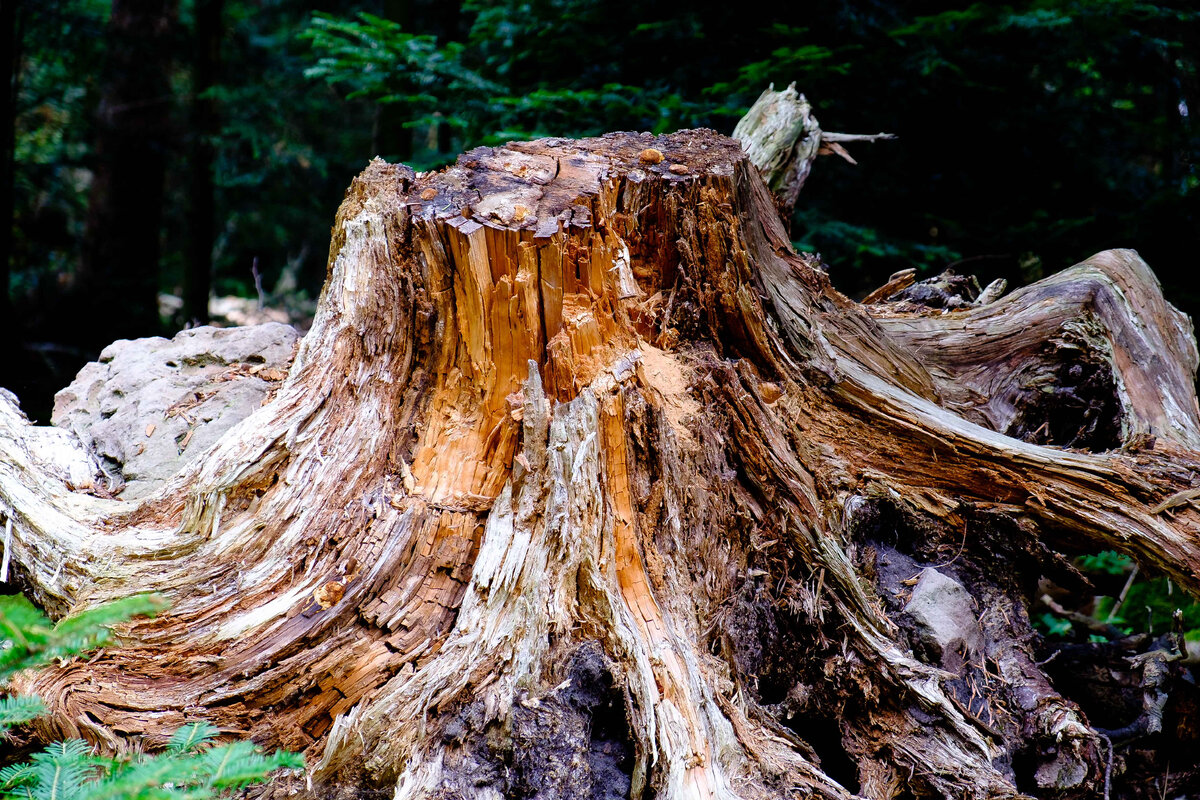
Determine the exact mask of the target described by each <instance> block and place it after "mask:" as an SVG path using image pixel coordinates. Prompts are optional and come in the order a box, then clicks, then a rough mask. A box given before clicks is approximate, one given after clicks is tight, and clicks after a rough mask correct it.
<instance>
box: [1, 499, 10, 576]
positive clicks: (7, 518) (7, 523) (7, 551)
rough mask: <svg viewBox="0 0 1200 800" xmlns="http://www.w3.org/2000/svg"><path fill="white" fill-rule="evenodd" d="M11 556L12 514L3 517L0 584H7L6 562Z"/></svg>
mask: <svg viewBox="0 0 1200 800" xmlns="http://www.w3.org/2000/svg"><path fill="white" fill-rule="evenodd" d="M11 556H12V513H11V512H10V513H9V514H7V515H6V516H5V523H4V561H3V563H0V583H8V561H9V558H10V557H11Z"/></svg>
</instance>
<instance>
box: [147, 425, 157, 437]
mask: <svg viewBox="0 0 1200 800" xmlns="http://www.w3.org/2000/svg"><path fill="white" fill-rule="evenodd" d="M155 427H156V426H155V424H154V423H153V422H151V423H150V424H149V425H147V426H146V438H147V439H149V438H150V437H151V436H153V435H154V428H155Z"/></svg>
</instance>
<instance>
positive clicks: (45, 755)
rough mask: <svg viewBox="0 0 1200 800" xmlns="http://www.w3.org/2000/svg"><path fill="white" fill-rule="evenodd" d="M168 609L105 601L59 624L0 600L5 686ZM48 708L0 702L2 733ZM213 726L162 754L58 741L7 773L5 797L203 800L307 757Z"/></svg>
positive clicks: (158, 602)
mask: <svg viewBox="0 0 1200 800" xmlns="http://www.w3.org/2000/svg"><path fill="white" fill-rule="evenodd" d="M165 607H166V604H165V601H164V600H163V599H162V598H161V597H160V596H158V595H138V596H134V597H128V598H125V599H123V600H118V601H115V602H112V603H108V604H105V605H103V606H100V607H98V608H95V609H92V610H90V611H85V612H83V613H81V614H77V615H75V616H73V617H68V618H66V619H64V620H62V621H60V622H59V623H58V624H57V625H54V624H52V623H51V622H50V620H49V619H48V618H47V617H46V616H45V615H44V614H43V613H42V612H40V611H38V610H37V609H36V608H34V606H33V604H31V603H30V602H29V601H28V600H26V599H25V598H24V597H22V596H20V595H12V596H2V597H0V686H3V684H4V683H6V682H7V681H8V679H9V678H11V677H12V675H13V674H15V673H16V672H18V671H20V670H24V669H31V668H36V667H38V666H42V665H45V664H47V663H49V662H50V661H52V660H54V659H62V658H69V657H71V656H75V655H78V654H80V653H82V652H84V651H85V650H89V649H92V648H95V647H98V646H101V645H103V644H105V643H107V642H108V641H109V639H110V637H111V633H110V628H111V627H112V626H113V625H116V624H118V623H120V622H124V621H126V620H128V619H130V618H131V617H133V616H143V615H153V614H155V613H157V612H159V611H161V610H163V609H164V608H165ZM44 711H45V707H44V705H43V704H42V702H41V701H40V700H39V699H38V698H36V697H19V696H17V697H13V696H9V697H4V698H0V733H2V732H3V731H4V730H6V729H7V728H9V727H11V726H13V725H16V724H19V723H22V722H27V721H29V720H31V719H34V718H35V717H37V716H38V715H39V714H41V713H43V712H44ZM217 733H218V731H217V730H216V728H214V727H213V726H212V725H210V724H208V723H207V722H196V723H191V724H188V725H184V726H183V727H182V728H180V729H179V730H178V731H176V732H175V733H174V734H173V735H172V736H171V739H170V741H169V742H168V743H167V746H166V749H165V750H164V751H163V752H162V753H159V754H157V755H146V754H144V753H140V754H136V755H133V756H130V757H126V758H106V757H102V756H97V755H95V754H93V752H92V748H91V746H90V745H88V744H87V743H86V742H83V741H80V740H78V739H72V740H68V741H65V742H56V743H54V744H52V745H50V746H49V747H47V748H45V749H44V750H42V751H41V752H40V753H35V754H34V755H33V756H32V758H30V760H29V761H27V762H24V763H19V764H10V765H8V766H6V767H4V768H3V769H0V800H18V798H20V799H22V800H204V799H205V798H213V797H218V796H221V795H224V794H227V793H228V792H231V791H234V790H237V789H241V788H244V787H246V786H249V785H251V784H255V783H262V782H264V781H266V780H268V778H269V776H270V773H271V772H273V771H275V770H277V769H301V768H303V766H304V763H303V760H302V759H301V758H300V756H298V755H296V754H294V753H287V752H283V751H276V752H275V753H274V754H272V755H265V754H263V753H261V752H259V751H258V749H257V748H255V747H254V745H253V744H252V743H251V742H246V741H236V742H231V743H229V744H224V745H215V744H214V741H213V740H214V738H215V737H216V736H217Z"/></svg>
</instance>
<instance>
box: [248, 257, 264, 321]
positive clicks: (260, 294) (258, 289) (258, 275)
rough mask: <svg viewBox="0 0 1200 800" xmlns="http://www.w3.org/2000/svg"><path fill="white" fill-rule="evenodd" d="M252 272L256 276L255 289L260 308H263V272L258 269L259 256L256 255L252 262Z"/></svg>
mask: <svg viewBox="0 0 1200 800" xmlns="http://www.w3.org/2000/svg"><path fill="white" fill-rule="evenodd" d="M250 274H251V275H253V276H254V290H255V291H256V292H258V310H259V311H262V310H263V305H264V303H263V297H264V293H263V285H262V273H260V272H259V271H258V256H255V257H254V261H253V262H252V263H251V264H250Z"/></svg>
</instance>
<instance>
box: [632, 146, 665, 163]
mask: <svg viewBox="0 0 1200 800" xmlns="http://www.w3.org/2000/svg"><path fill="white" fill-rule="evenodd" d="M638 160H639V161H641V162H642V163H643V164H661V163H662V160H663V154H662V151H661V150H656V149H654V148H653V147H647V148H646V149H645V150H643V151H642V152H640V153H638Z"/></svg>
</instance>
